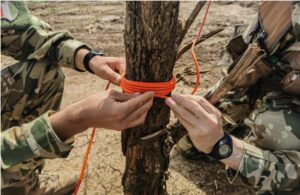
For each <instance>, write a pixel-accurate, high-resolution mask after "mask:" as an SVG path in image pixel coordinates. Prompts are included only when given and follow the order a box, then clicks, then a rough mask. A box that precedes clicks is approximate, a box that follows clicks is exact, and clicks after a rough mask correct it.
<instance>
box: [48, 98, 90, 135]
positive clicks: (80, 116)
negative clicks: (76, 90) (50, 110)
mask: <svg viewBox="0 0 300 195" xmlns="http://www.w3.org/2000/svg"><path fill="white" fill-rule="evenodd" d="M49 121H50V124H51V126H52V128H53V130H54V131H55V133H56V134H57V135H58V136H59V137H60V139H61V140H66V139H68V138H70V137H72V136H73V135H75V134H77V133H80V132H82V131H84V130H85V129H87V128H88V125H87V124H88V122H87V119H86V117H85V115H84V110H83V109H82V107H80V103H77V104H74V105H71V106H69V107H67V108H65V109H63V110H61V111H59V112H57V113H55V114H53V115H51V116H50V117H49Z"/></svg>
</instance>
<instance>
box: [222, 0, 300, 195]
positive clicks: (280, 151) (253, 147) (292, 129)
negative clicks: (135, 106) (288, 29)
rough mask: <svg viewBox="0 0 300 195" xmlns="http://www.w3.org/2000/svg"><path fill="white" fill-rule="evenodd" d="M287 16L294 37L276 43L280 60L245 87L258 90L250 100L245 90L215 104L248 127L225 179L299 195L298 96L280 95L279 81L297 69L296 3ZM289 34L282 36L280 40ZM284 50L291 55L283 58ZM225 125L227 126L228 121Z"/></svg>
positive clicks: (299, 51)
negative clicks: (233, 166) (241, 148)
mask: <svg viewBox="0 0 300 195" xmlns="http://www.w3.org/2000/svg"><path fill="white" fill-rule="evenodd" d="M292 18H293V20H292V21H293V31H294V34H295V37H296V39H295V40H294V43H291V44H290V45H288V47H281V46H282V45H283V44H282V42H281V43H279V45H280V47H279V48H283V49H281V50H278V51H277V52H276V55H278V56H279V57H280V58H281V59H280V60H279V61H277V63H276V64H275V68H274V71H273V72H272V74H271V75H270V76H268V78H264V79H262V80H260V81H259V83H257V84H256V85H255V86H254V87H253V88H252V89H250V93H251V91H252V92H253V94H256V96H257V94H259V95H258V98H257V99H256V100H255V101H253V100H251V95H250V96H249V94H248V96H243V97H241V98H236V99H234V98H232V97H230V98H227V99H226V100H225V101H224V102H223V103H222V104H221V105H220V106H219V108H220V110H221V111H222V112H224V113H226V114H228V115H229V116H232V118H233V119H234V120H236V121H237V122H238V123H239V124H245V125H246V126H248V127H249V128H250V129H251V135H250V136H249V137H248V139H247V141H245V142H244V154H243V157H242V161H241V164H240V167H239V170H238V171H235V170H233V169H230V168H228V169H227V176H228V179H229V181H230V183H234V184H240V185H247V186H252V187H254V189H256V191H257V192H258V193H259V194H299V193H300V97H299V96H296V95H291V94H287V93H284V92H283V91H282V89H281V84H280V81H281V79H282V77H283V75H285V74H286V73H287V72H289V71H291V70H292V69H293V70H294V71H300V60H299V59H300V46H299V45H300V44H299V38H300V37H299V34H300V28H299V25H300V6H299V2H298V3H296V4H295V5H293V14H292ZM289 38H291V37H290V36H288V35H287V36H286V37H284V38H283V40H284V42H285V41H286V40H287V39H289ZM288 52H290V54H293V55H291V56H293V57H292V58H283V57H282V56H286V54H287V53H288ZM252 99H253V97H252ZM251 102H252V103H251ZM253 102H254V103H253ZM225 129H226V130H228V131H231V130H232V128H231V129H230V125H225ZM249 143H251V144H249Z"/></svg>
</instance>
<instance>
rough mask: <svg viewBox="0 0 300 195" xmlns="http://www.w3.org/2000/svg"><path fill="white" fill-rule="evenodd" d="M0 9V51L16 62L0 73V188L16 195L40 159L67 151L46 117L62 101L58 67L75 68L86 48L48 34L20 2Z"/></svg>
mask: <svg viewBox="0 0 300 195" xmlns="http://www.w3.org/2000/svg"><path fill="white" fill-rule="evenodd" d="M1 7H2V14H4V16H1V52H2V54H5V55H9V56H11V57H13V58H14V59H16V60H18V62H17V63H16V64H14V65H11V66H8V67H6V68H4V69H3V70H2V71H1V92H2V94H1V102H2V107H1V120H2V122H1V128H2V130H1V132H2V135H1V170H2V175H1V189H2V190H6V189H9V188H12V187H13V188H17V187H20V186H22V189H21V191H22V192H19V193H18V194H31V191H32V190H34V188H35V187H36V185H37V177H36V174H37V171H38V170H41V168H42V167H43V165H44V159H53V158H58V157H66V156H68V154H69V152H70V150H71V149H72V145H71V144H72V142H73V139H72V138H71V139H69V140H66V141H61V140H60V139H59V137H58V136H57V135H56V134H55V132H54V131H53V129H52V127H51V124H50V123H49V115H51V114H53V113H54V112H55V111H57V110H59V107H60V103H61V99H62V93H63V88H64V74H63V72H62V69H61V66H65V67H69V68H73V69H76V68H75V63H74V60H75V59H74V58H75V53H76V51H77V50H78V49H79V48H82V47H86V48H88V46H86V45H85V44H83V43H81V42H79V41H76V40H74V39H73V37H72V36H71V35H70V34H69V33H68V32H54V31H52V30H51V28H50V26H49V25H48V24H46V23H45V22H43V21H41V20H39V19H37V18H36V17H34V16H32V15H30V14H29V12H28V8H27V5H26V4H25V3H24V2H3V1H1ZM2 14H1V15H2ZM24 186H25V187H24ZM2 190H1V191H2ZM2 192H4V191H2Z"/></svg>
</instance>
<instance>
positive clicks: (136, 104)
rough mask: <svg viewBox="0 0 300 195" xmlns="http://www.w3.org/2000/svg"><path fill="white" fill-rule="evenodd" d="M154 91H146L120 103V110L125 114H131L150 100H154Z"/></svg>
mask: <svg viewBox="0 0 300 195" xmlns="http://www.w3.org/2000/svg"><path fill="white" fill-rule="evenodd" d="M153 97H154V92H146V93H143V94H141V95H138V96H136V97H134V98H131V99H129V100H128V101H126V102H122V103H121V105H120V111H121V112H123V113H124V114H130V113H131V112H133V111H134V110H137V109H138V108H140V107H142V106H143V105H144V104H145V103H147V102H148V101H151V102H153Z"/></svg>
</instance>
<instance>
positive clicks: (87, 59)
mask: <svg viewBox="0 0 300 195" xmlns="http://www.w3.org/2000/svg"><path fill="white" fill-rule="evenodd" d="M95 56H104V55H103V53H101V52H95V51H89V52H88V53H87V54H86V55H85V56H84V58H83V65H84V68H85V69H86V70H87V71H89V72H90V73H92V74H95V72H94V71H93V70H92V69H91V67H90V61H91V59H92V58H93V57H95Z"/></svg>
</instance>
